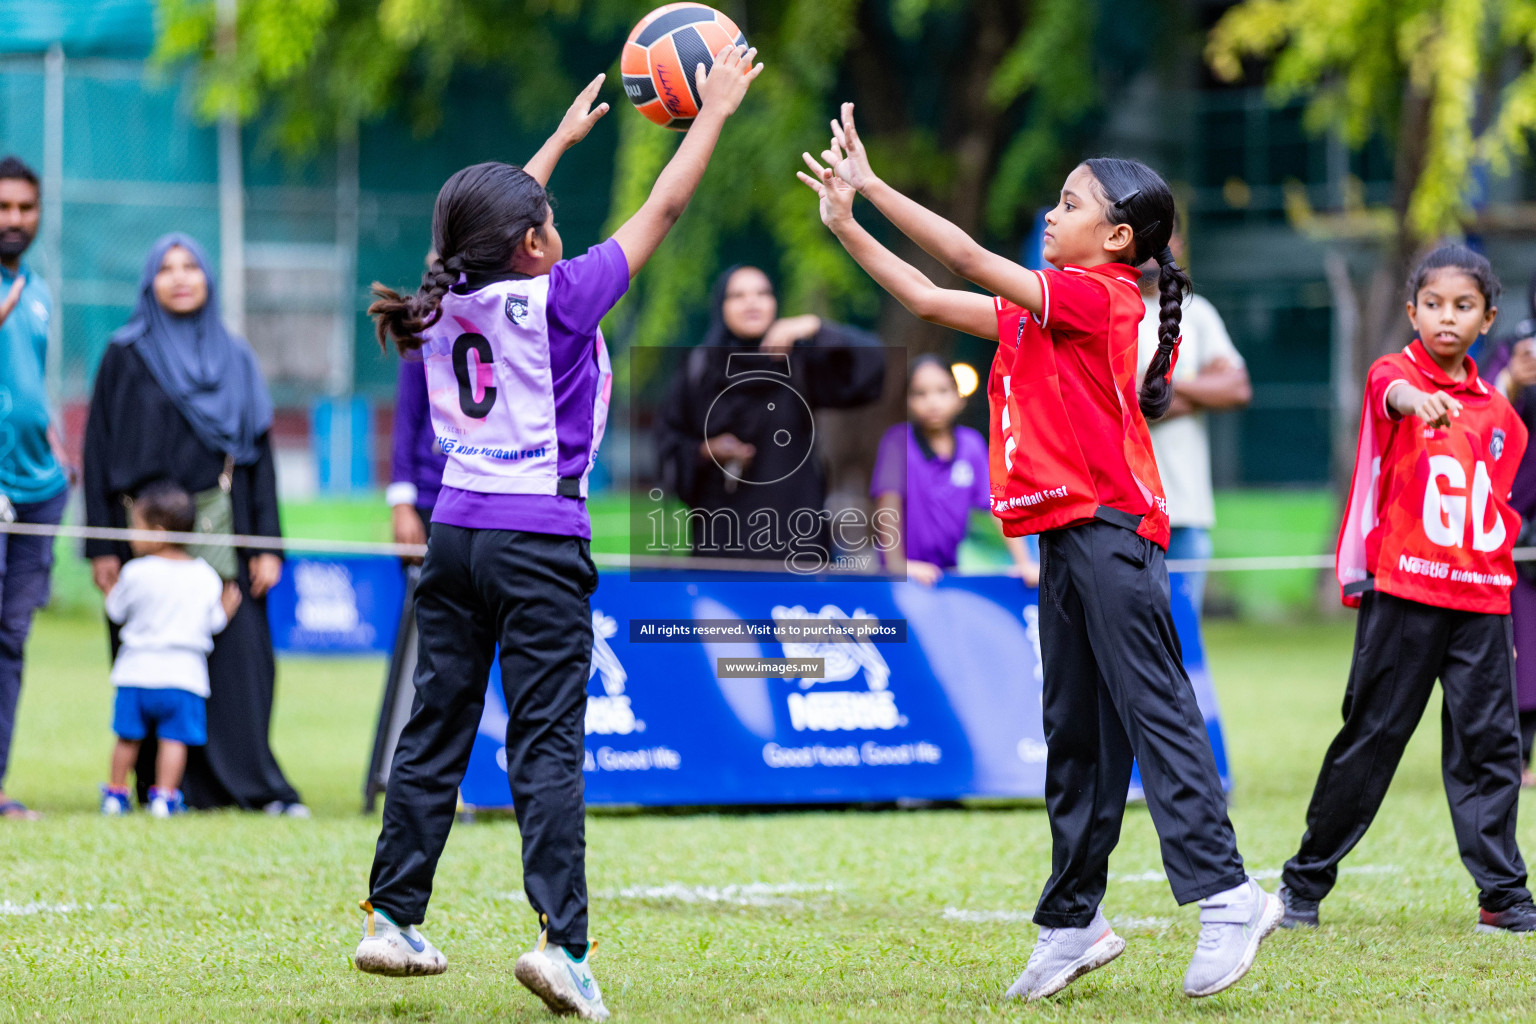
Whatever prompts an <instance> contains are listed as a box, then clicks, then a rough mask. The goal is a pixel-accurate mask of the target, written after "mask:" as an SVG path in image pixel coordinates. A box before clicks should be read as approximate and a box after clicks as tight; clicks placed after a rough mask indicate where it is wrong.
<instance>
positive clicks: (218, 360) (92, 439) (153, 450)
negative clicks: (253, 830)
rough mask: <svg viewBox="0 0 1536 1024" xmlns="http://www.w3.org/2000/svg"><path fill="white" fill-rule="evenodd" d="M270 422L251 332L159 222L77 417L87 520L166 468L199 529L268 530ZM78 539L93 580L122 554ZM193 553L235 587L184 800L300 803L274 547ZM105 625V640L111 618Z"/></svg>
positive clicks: (117, 565)
mask: <svg viewBox="0 0 1536 1024" xmlns="http://www.w3.org/2000/svg"><path fill="white" fill-rule="evenodd" d="M271 424H272V399H271V397H270V396H269V395H268V394H267V385H266V381H265V380H264V379H263V378H262V375H261V369H260V367H259V366H258V365H257V363H256V356H255V353H253V352H252V351H251V349H250V346H249V345H247V344H246V343H245V341H244V340H243V339H241V338H237V337H234V336H233V335H231V334H230V333H229V332H228V330H227V329H226V328H225V327H224V322H223V320H222V319H221V318H220V313H219V303H218V295H217V292H216V290H215V287H214V282H213V280H212V278H211V276H210V275H209V274H208V261H207V258H206V257H205V256H204V255H203V251H202V248H201V247H200V246H199V245H198V244H197V243H196V242H195V241H193V240H192V239H191V238H189V237H187V236H186V235H181V234H171V235H165V236H164V237H162V238H160V239H159V240H158V241H156V242H155V245H154V248H153V249H152V250H151V251H150V254H149V258H148V260H146V262H145V264H144V274H143V279H142V280H141V281H140V285H139V298H138V305H137V306H136V307H135V309H134V312H133V316H132V318H131V319H129V321H128V323H127V325H126V326H124V327H123V328H121V329H120V330H118V332H117V333H116V334H114V335H113V336H112V344H110V345H108V346H107V350H106V353H105V354H104V355H103V356H102V359H101V366H100V368H99V369H98V370H97V372H96V389H95V394H94V395H93V396H92V398H91V409H90V418H89V420H88V421H87V424H86V431H85V508H86V518H87V521H88V522H89V523H90V525H92V526H113V527H122V526H125V525H127V515H126V513H127V508H128V505H129V504H131V502H130V501H129V500H128V499H129V498H130V497H131V496H132V495H134V494H136V493H138V491H139V490H140V489H141V488H142V487H144V486H145V485H146V484H148V483H151V482H153V481H156V480H172V481H174V482H176V483H178V484H180V485H181V486H182V487H183V488H185V489H186V490H187V491H188V493H190V494H192V495H194V497H195V498H196V500H197V504H198V529H199V530H200V531H202V532H209V533H226V532H228V533H237V534H254V535H258V536H279V535H280V534H281V524H280V522H279V520H278V509H277V479H276V475H275V471H274V468H273V462H272V446H271V443H270V440H269V438H268V430H269V428H270V427H271ZM85 550H86V554H87V555H88V556H89V557H90V559H91V571H92V575H93V576H94V578H95V581H96V585H97V587H99V588H100V589H101V591H102V592H103V593H106V592H107V591H109V590H111V588H112V585H113V584H114V583H115V582H116V580H117V576H118V573H119V571H120V570H121V568H122V564H123V562H125V561H127V560H128V559H129V558H132V557H133V553H132V551H131V550H130V549H129V547H128V545H127V544H124V543H121V542H113V541H88V542H86V548H85ZM241 554H243V555H244V556H245V557H243V558H241V557H237V556H238V555H241ZM204 557H206V558H207V559H208V561H209V562H210V563H211V564H212V565H213V566H214V568H215V569H217V570H218V571H219V574H220V576H222V577H224V578H225V579H234V580H235V581H236V582H238V583H239V586H240V591H241V594H242V596H243V598H244V600H243V601H242V602H241V604H240V608H239V610H238V611H237V612H236V613H235V614H234V616H233V617H232V618H231V619H230V622H229V625H228V627H226V628H225V630H224V631H223V632H222V633H221V634H220V635H219V637H218V640H217V641H216V642H215V643H214V647H213V652H212V653H211V654H210V655H209V656H208V676H209V689H210V692H209V698H208V745H207V746H206V747H204V748H202V749H201V750H200V751H198V750H194V751H193V752H192V753H191V756H190V757H189V759H188V765H187V773H186V778H185V781H184V782H183V786H182V788H183V791H184V792H185V794H186V800H187V804H188V805H189V806H192V807H226V806H236V807H243V808H248V809H251V808H260V809H263V810H266V811H267V812H268V813H271V814H280V813H288V814H292V815H295V816H305V815H307V814H308V811H307V809H306V808H304V806H303V804H302V803H300V802H299V795H298V793H296V792H295V791H294V789H293V787H292V786H290V785H289V784H288V780H287V779H286V778H284V777H283V772H282V769H281V768H279V767H278V764H277V759H276V758H275V757H273V755H272V749H271V747H270V745H269V743H268V731H269V728H270V725H271V720H272V695H273V684H274V680H275V678H276V672H277V666H276V662H275V660H274V657H273V653H272V635H271V633H270V631H269V628H268V625H267V607H266V595H267V592H268V591H269V590H271V588H272V587H273V586H274V585H275V584H276V583H277V581H278V579H279V578H280V577H281V575H282V564H283V563H282V559H281V557H280V554H279V553H278V552H277V551H272V550H267V551H261V550H257V551H238V552H231V549H229V548H222V549H220V548H213V549H210V552H209V553H208V554H206V555H205V556H204ZM221 562H222V563H225V564H221ZM111 637H112V646H113V650H114V652H115V651H116V649H117V646H118V634H117V630H116V629H115V628H111ZM154 747H155V744H153V743H149V742H145V743H144V744H143V746H142V748H141V750H140V759H139V770H138V784H139V785H138V788H139V791H140V799H141V801H142V800H143V799H144V798H145V795H146V793H147V790H148V784H149V780H150V779H152V778H153V776H154Z"/></svg>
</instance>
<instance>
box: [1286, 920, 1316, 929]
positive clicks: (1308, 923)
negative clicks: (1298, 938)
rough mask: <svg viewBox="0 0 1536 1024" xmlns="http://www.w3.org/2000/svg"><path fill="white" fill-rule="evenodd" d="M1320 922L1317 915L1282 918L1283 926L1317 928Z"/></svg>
mask: <svg viewBox="0 0 1536 1024" xmlns="http://www.w3.org/2000/svg"><path fill="white" fill-rule="evenodd" d="M1317 924H1318V921H1317V918H1315V917H1284V918H1281V919H1280V927H1281V928H1314V929H1315V928H1316V927H1317Z"/></svg>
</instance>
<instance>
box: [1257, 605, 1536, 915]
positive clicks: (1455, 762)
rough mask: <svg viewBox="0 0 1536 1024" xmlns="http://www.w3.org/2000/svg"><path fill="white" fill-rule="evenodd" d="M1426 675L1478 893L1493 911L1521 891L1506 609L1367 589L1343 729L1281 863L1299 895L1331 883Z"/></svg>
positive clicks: (1425, 691)
mask: <svg viewBox="0 0 1536 1024" xmlns="http://www.w3.org/2000/svg"><path fill="white" fill-rule="evenodd" d="M1437 677H1438V678H1439V679H1440V685H1441V688H1442V689H1443V691H1444V695H1445V703H1444V708H1443V710H1442V711H1441V715H1440V746H1441V772H1442V774H1443V776H1444V778H1445V794H1446V797H1447V799H1449V801H1450V805H1451V825H1452V827H1453V829H1454V830H1455V832H1456V845H1457V847H1458V848H1459V849H1460V851H1461V861H1462V863H1463V864H1465V865H1466V866H1467V870H1468V871H1469V872H1471V873H1472V878H1473V880H1474V881H1476V882H1477V887H1478V889H1479V890H1480V891H1479V893H1478V901H1479V903H1480V904H1481V905H1482V906H1483V907H1485V908H1487V909H1488V910H1492V911H1499V910H1504V909H1506V908H1507V907H1509V906H1511V905H1513V904H1515V903H1518V902H1520V901H1522V900H1528V899H1530V898H1531V894H1530V892H1529V891H1528V890H1527V889H1526V887H1525V862H1524V861H1523V860H1521V858H1520V849H1519V847H1518V846H1517V845H1516V844H1515V811H1516V807H1517V805H1518V802H1519V796H1520V732H1519V724H1518V715H1517V713H1516V711H1515V663H1514V639H1513V633H1512V630H1511V626H1510V620H1509V616H1508V615H1488V614H1483V613H1479V612H1464V611H1456V610H1454V609H1450V608H1436V607H1434V606H1433V605H1427V604H1420V603H1419V602H1418V601H1406V600H1404V599H1402V598H1400V597H1393V596H1392V595H1391V594H1381V593H1374V592H1367V593H1365V594H1363V595H1361V599H1360V617H1359V620H1358V622H1357V623H1356V626H1355V655H1354V661H1353V663H1352V664H1351V665H1350V669H1349V685H1348V686H1347V687H1346V688H1345V690H1344V727H1343V728H1342V729H1340V730H1339V734H1338V735H1337V736H1335V737H1334V739H1333V743H1332V744H1330V745H1329V747H1328V753H1327V754H1326V755H1324V757H1323V768H1322V771H1320V772H1319V773H1318V776H1317V786H1316V788H1315V789H1314V790H1313V791H1312V803H1311V805H1310V806H1309V807H1308V808H1307V831H1306V834H1305V835H1303V836H1302V837H1301V849H1300V850H1298V851H1297V853H1296V856H1294V857H1292V858H1291V859H1290V860H1289V861H1288V862H1287V863H1286V865H1285V872H1284V875H1283V878H1284V880H1285V884H1286V885H1287V886H1288V887H1289V888H1290V889H1291V890H1292V891H1293V892H1295V893H1297V894H1298V895H1299V896H1301V897H1303V898H1304V899H1309V900H1320V899H1322V898H1323V897H1325V896H1327V895H1328V893H1329V891H1330V890H1331V889H1332V888H1333V884H1334V882H1335V881H1336V880H1337V879H1338V875H1339V862H1340V861H1341V860H1343V859H1344V855H1345V854H1347V853H1349V851H1350V850H1352V849H1354V847H1355V844H1356V843H1358V842H1359V841H1360V839H1361V837H1363V836H1364V835H1365V830H1366V829H1367V828H1369V827H1370V825H1371V820H1372V819H1373V818H1375V817H1376V812H1377V810H1379V809H1380V807H1381V801H1382V800H1383V799H1384V798H1385V797H1386V795H1387V786H1388V785H1389V784H1390V783H1391V782H1392V775H1393V773H1395V772H1396V771H1397V764H1398V762H1399V761H1400V760H1401V759H1402V756H1403V750H1404V748H1406V747H1407V746H1408V740H1409V738H1410V737H1412V736H1413V730H1414V729H1415V728H1416V727H1417V726H1418V724H1419V720H1420V719H1421V718H1423V717H1424V709H1425V707H1426V706H1427V705H1428V704H1429V697H1430V693H1431V691H1433V690H1434V687H1435V679H1436V678H1437Z"/></svg>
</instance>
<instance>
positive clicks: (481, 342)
mask: <svg viewBox="0 0 1536 1024" xmlns="http://www.w3.org/2000/svg"><path fill="white" fill-rule="evenodd" d="M471 352H473V353H474V354H475V355H477V356H479V357H480V366H479V370H480V371H481V372H482V373H483V372H484V371H485V370H488V369H489V368H490V367H491V365H492V363H493V361H494V360H495V358H496V356H495V353H493V352H492V351H491V343H490V342H489V341H486V340H485V335H483V334H461V335H459V337H458V340H456V341H455V342H454V343H453V376H454V377H455V379H457V380H458V382H459V408H460V409H463V410H464V415H466V416H469V417H472V418H474V419H477V420H483V419H485V417H486V416H488V415H490V412H491V407H492V406H493V405H495V404H496V387H495V385H493V384H489V383H487V384H485V388H484V393H483V395H482V397H481V398H480V400H479V401H476V400H475V384H476V383H478V382H479V380H478V378H480V376H481V374H480V373H476V374H473V375H471V374H470V372H469V354H470V353H471Z"/></svg>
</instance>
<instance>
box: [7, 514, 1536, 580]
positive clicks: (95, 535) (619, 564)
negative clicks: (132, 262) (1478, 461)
mask: <svg viewBox="0 0 1536 1024" xmlns="http://www.w3.org/2000/svg"><path fill="white" fill-rule="evenodd" d="M0 534H11V535H13V536H19V537H71V538H76V539H81V540H110V541H133V540H146V541H169V542H170V543H173V544H201V545H224V544H227V545H230V546H232V547H238V548H251V549H255V550H259V551H291V552H294V553H299V554H317V555H386V556H389V557H393V558H420V557H422V556H423V555H425V554H426V553H427V547H426V545H425V544H394V543H390V542H387V541H360V540H315V539H306V538H298V537H258V536H252V535H250V534H243V533H218V534H215V533H173V532H170V531H166V530H122V529H117V528H114V527H104V526H68V525H59V526H52V525H48V524H38V523H3V522H0ZM1514 555H1515V561H1517V562H1536V547H1529V548H1516V549H1515V552H1514ZM592 561H593V562H594V563H596V564H597V565H599V566H602V567H603V568H608V569H700V570H715V571H726V572H764V573H783V572H784V563H783V562H781V561H774V560H758V559H742V558H693V557H688V556H684V557H664V556H654V557H653V556H645V555H610V554H594V555H593V556H592ZM1333 564H1334V556H1333V555H1331V554H1323V555H1254V556H1249V557H1242V558H1171V559H1169V560H1168V563H1167V565H1168V571H1169V572H1283V571H1287V570H1290V571H1295V570H1298V569H1300V570H1308V569H1310V570H1320V569H1332V568H1333ZM827 572H828V573H830V574H832V575H842V576H863V575H868V573H865V572H860V571H853V570H846V569H829V570H827ZM814 575H822V574H821V573H816V574H814ZM951 575H958V576H995V575H997V569H995V568H994V569H972V570H959V571H951Z"/></svg>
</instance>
